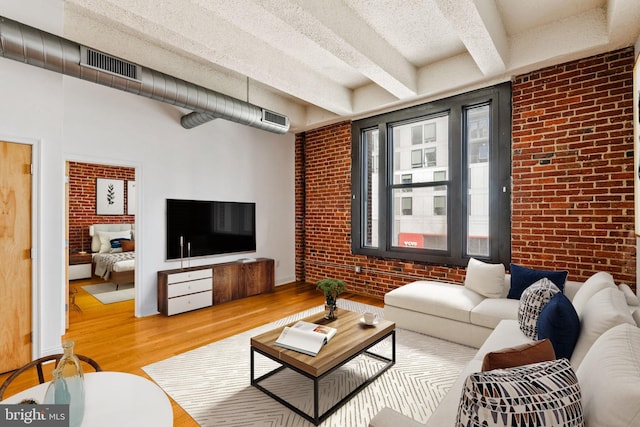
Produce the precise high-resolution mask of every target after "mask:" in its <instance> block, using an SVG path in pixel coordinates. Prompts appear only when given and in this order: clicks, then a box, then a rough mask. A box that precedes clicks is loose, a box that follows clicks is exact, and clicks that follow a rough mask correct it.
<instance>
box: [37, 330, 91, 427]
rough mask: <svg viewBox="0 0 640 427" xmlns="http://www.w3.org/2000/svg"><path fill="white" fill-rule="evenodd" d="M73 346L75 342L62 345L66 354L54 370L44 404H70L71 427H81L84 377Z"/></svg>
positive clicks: (66, 342)
mask: <svg viewBox="0 0 640 427" xmlns="http://www.w3.org/2000/svg"><path fill="white" fill-rule="evenodd" d="M73 345H74V342H73V341H65V342H63V343H62V348H63V349H64V354H63V355H62V358H61V359H60V362H59V363H58V366H57V367H56V368H55V369H54V370H53V379H52V380H51V384H49V387H48V388H47V392H46V394H45V398H44V403H56V404H69V426H70V427H79V426H80V424H81V423H82V418H83V417H84V375H83V373H82V366H81V365H80V360H79V359H78V357H76V355H75V354H73Z"/></svg>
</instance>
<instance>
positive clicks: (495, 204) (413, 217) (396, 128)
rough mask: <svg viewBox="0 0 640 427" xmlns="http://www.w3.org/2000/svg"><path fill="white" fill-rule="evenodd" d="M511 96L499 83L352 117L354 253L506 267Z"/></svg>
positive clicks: (442, 262)
mask: <svg viewBox="0 0 640 427" xmlns="http://www.w3.org/2000/svg"><path fill="white" fill-rule="evenodd" d="M510 101H511V84H510V83H503V84H500V85H497V86H493V87H489V88H485V89H480V90H477V91H473V92H469V93H465V94H462V95H457V96H453V97H450V98H446V99H442V100H438V101H434V102H431V103H428V104H423V105H419V106H416V107H411V108H406V109H402V110H398V111H393V112H390V113H386V114H382V115H379V116H375V117H371V118H366V119H362V120H358V121H354V122H353V123H352V135H353V141H352V150H353V152H354V159H355V161H354V164H353V166H352V168H353V169H352V183H353V184H352V185H353V200H352V215H351V225H352V230H351V231H352V251H353V253H354V254H363V255H368V256H375V257H383V258H387V259H400V260H415V261H424V262H429V263H433V264H444V265H460V266H465V265H467V263H468V260H469V258H470V257H471V256H473V257H476V258H479V259H482V260H485V261H488V262H501V263H503V264H505V265H508V263H509V262H510V260H511V259H510V258H511V211H510V209H511V200H510V192H509V191H510V172H511V102H510ZM374 135H375V137H374ZM374 140H375V141H376V143H377V144H379V145H376V146H375V150H374V151H375V153H376V154H375V156H374V154H373V152H372V151H371V150H372V149H371V148H370V147H369V146H370V145H371V144H372V142H373V141H374ZM418 141H420V142H418ZM419 144H428V145H426V146H424V147H417V145H419ZM374 159H375V160H374ZM371 162H378V163H379V164H378V167H379V169H373V168H374V167H373V166H372V165H370V163H371ZM372 169H373V170H376V171H379V173H372V172H371V170H372ZM408 191H410V192H411V193H410V197H408V194H407V193H408Z"/></svg>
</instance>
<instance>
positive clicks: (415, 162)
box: [411, 150, 422, 169]
mask: <svg viewBox="0 0 640 427" xmlns="http://www.w3.org/2000/svg"><path fill="white" fill-rule="evenodd" d="M411 167H412V168H414V169H416V168H421V167H422V150H411Z"/></svg>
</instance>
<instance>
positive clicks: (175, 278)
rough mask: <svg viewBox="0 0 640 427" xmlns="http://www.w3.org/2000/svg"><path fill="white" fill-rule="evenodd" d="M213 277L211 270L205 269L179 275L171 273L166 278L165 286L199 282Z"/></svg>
mask: <svg viewBox="0 0 640 427" xmlns="http://www.w3.org/2000/svg"><path fill="white" fill-rule="evenodd" d="M211 277H213V270H212V269H210V268H206V269H204V270H192V271H184V272H181V273H171V274H169V275H168V276H167V284H169V285H171V284H173V283H180V282H187V281H191V280H199V279H206V278H211Z"/></svg>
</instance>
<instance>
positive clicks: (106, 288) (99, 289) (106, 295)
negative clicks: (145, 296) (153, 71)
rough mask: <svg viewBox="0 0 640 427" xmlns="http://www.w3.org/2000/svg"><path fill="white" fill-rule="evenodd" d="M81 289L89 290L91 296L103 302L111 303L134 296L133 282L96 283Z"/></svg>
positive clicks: (130, 298)
mask: <svg viewBox="0 0 640 427" xmlns="http://www.w3.org/2000/svg"><path fill="white" fill-rule="evenodd" d="M82 289H84V290H85V291H87V292H89V293H90V294H91V295H92V296H93V297H95V298H96V299H97V300H98V301H100V302H101V303H103V304H113V303H114V302H122V301H128V300H132V299H134V298H135V287H134V285H133V283H126V284H123V285H120V286H118V290H116V285H115V284H114V283H99V284H97V285H86V286H83V287H82Z"/></svg>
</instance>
